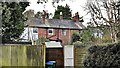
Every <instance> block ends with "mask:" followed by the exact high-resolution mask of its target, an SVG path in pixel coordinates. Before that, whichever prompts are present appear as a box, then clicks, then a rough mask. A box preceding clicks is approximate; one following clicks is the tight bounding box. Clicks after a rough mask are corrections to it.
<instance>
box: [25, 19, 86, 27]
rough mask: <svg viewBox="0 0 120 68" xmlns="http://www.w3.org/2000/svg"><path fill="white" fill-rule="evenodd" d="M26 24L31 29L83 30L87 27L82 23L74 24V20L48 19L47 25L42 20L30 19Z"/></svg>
mask: <svg viewBox="0 0 120 68" xmlns="http://www.w3.org/2000/svg"><path fill="white" fill-rule="evenodd" d="M26 24H27V25H28V26H30V27H42V28H47V27H48V28H68V29H83V28H85V26H84V25H83V24H82V23H81V22H74V21H72V20H64V19H63V20H60V19H48V20H46V21H45V23H43V22H42V19H40V18H30V19H28V20H27V22H26Z"/></svg>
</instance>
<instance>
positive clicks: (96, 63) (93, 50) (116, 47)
mask: <svg viewBox="0 0 120 68" xmlns="http://www.w3.org/2000/svg"><path fill="white" fill-rule="evenodd" d="M83 63H84V66H85V67H91V68H94V67H95V68H96V67H98V68H99V67H101V68H104V67H106V66H107V67H110V68H111V67H118V66H120V43H118V44H110V45H107V46H92V47H90V48H89V49H88V56H87V57H86V59H85V60H84V62H83Z"/></svg>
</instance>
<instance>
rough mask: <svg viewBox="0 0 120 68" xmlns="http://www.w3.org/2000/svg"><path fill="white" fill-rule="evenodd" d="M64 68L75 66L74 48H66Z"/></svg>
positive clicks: (70, 46)
mask: <svg viewBox="0 0 120 68" xmlns="http://www.w3.org/2000/svg"><path fill="white" fill-rule="evenodd" d="M64 61H65V62H64V66H65V67H66V66H74V46H73V45H67V46H64Z"/></svg>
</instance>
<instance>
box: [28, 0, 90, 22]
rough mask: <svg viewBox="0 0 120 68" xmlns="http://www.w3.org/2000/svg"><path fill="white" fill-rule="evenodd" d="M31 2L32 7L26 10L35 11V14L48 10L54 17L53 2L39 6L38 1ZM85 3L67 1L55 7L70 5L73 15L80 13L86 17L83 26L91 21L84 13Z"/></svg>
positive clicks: (79, 0) (82, 0) (49, 0)
mask: <svg viewBox="0 0 120 68" xmlns="http://www.w3.org/2000/svg"><path fill="white" fill-rule="evenodd" d="M29 1H30V6H28V7H27V8H26V10H29V9H33V10H34V11H35V12H38V11H41V12H42V10H47V11H48V13H52V14H53V15H54V12H55V8H54V7H53V5H52V3H51V1H52V0H48V2H47V3H43V4H37V1H38V0H29ZM85 3H86V0H66V1H63V2H61V1H60V2H59V3H58V4H55V6H56V7H57V5H63V6H65V5H66V4H68V5H69V6H70V8H71V10H72V15H73V14H74V13H76V12H79V15H80V16H84V21H85V22H84V23H83V24H86V23H87V22H88V21H89V16H88V15H87V16H86V11H84V8H83V7H82V6H84V7H85ZM44 5H45V6H44Z"/></svg>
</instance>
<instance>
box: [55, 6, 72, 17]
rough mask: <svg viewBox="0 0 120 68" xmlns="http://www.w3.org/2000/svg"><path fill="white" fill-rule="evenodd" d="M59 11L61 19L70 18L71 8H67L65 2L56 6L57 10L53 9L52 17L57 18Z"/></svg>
mask: <svg viewBox="0 0 120 68" xmlns="http://www.w3.org/2000/svg"><path fill="white" fill-rule="evenodd" d="M60 12H62V15H63V19H71V16H72V14H71V10H70V8H69V6H68V5H67V4H66V6H65V7H64V6H58V7H57V10H55V14H54V17H53V18H55V19H59V17H60Z"/></svg>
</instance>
